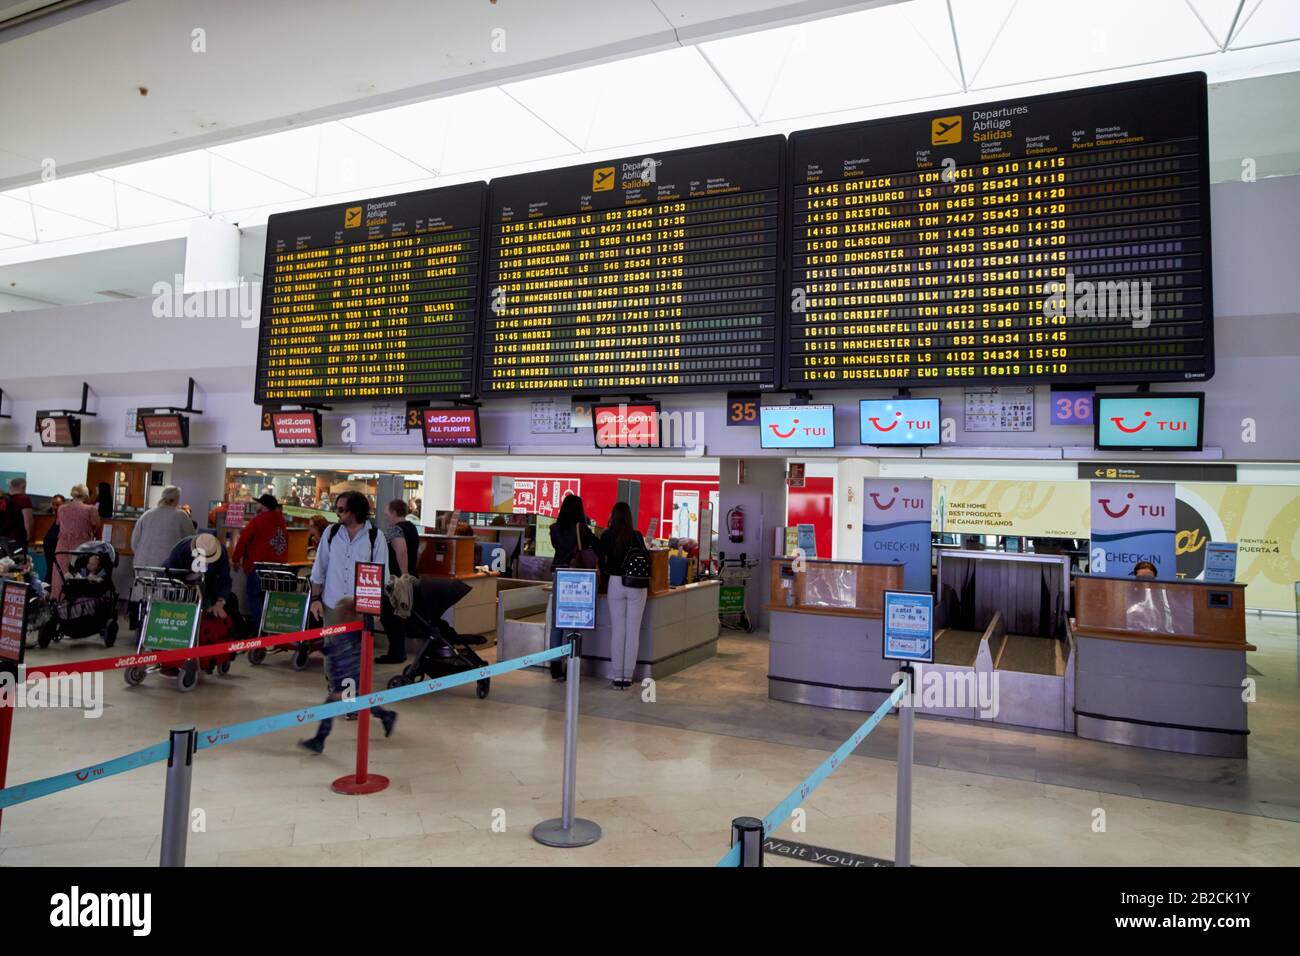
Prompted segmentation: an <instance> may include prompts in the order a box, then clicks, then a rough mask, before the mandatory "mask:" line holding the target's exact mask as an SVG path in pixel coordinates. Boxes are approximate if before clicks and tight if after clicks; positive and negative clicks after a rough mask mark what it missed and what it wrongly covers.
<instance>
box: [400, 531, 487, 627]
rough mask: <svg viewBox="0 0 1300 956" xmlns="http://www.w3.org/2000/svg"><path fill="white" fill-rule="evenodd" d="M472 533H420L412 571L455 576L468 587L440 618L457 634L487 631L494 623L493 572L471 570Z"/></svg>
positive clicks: (421, 573) (422, 574) (446, 576)
mask: <svg viewBox="0 0 1300 956" xmlns="http://www.w3.org/2000/svg"><path fill="white" fill-rule="evenodd" d="M474 544H475V540H474V536H473V535H445V534H422V535H420V553H419V555H418V556H417V557H416V562H415V567H416V571H417V572H418V573H419V574H420V575H421V576H424V575H428V576H430V577H435V578H455V579H456V580H458V581H463V582H465V583H466V584H468V585H469V587H470V593H469V594H466V595H465V596H464V597H463V598H461V599H460V600H459V601H457V602H456V604H455V606H454V607H452V608H451V609H450V610H449V611H447V613H446V614H444V615H443V619H444V620H445V621H447V623H448V624H450V625H451V626H452V627H454V628H455V629H456V630H457V631H458V632H459V633H461V634H490V633H492V631H494V630H495V629H496V626H497V580H498V578H499V577H500V576H499V575H496V574H487V573H484V572H481V571H475V570H474Z"/></svg>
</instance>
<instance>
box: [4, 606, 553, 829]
mask: <svg viewBox="0 0 1300 956" xmlns="http://www.w3.org/2000/svg"><path fill="white" fill-rule="evenodd" d="M360 627H361V625H360V624H344V625H340V626H338V627H326V628H317V629H316V630H313V631H302V632H300V633H298V634H296V635H291V636H292V637H293V638H294V639H295V641H303V640H311V639H312V638H313V637H315V636H322V635H334V634H340V633H343V632H345V631H352V630H359V629H360ZM283 637H284V635H281V638H283ZM258 640H261V639H260V638H259V639H258ZM284 642H285V641H284V640H281V643H284ZM241 643H243V642H241V641H232V642H230V644H241ZM229 646H230V645H229V644H225V645H223V644H209V645H208V646H207V647H205V648H203V650H204V651H205V652H209V651H211V652H212V653H218V654H222V653H229V651H228V650H220V648H223V647H225V648H228V647H229ZM214 648H216V649H217V650H213V649H214ZM166 653H172V652H166ZM571 654H572V649H571V648H570V646H569V645H567V644H561V645H560V646H559V647H554V648H551V649H550V650H547V651H541V652H539V653H536V654H529V655H528V656H526V657H516V658H512V659H511V660H508V661H501V662H500V663H497V664H489V665H488V666H486V667H480V668H478V669H476V670H473V671H466V672H464V673H461V674H455V675H452V676H449V677H439V678H437V679H436V680H427V681H421V682H420V683H418V684H411V685H408V686H406V687H398V688H395V689H393V690H385V691H379V692H377V693H371V694H364V695H362V696H360V697H357V698H354V699H352V700H340V701H337V702H334V703H328V704H318V705H316V706H314V707H307V708H304V709H302V710H294V711H288V712H286V713H283V714H276V715H274V716H271V717H259V718H257V719H255V720H248V721H244V722H243V723H239V724H231V725H229V726H226V727H215V728H213V729H212V730H207V731H203V732H202V733H200V734H198V739H197V742H196V749H198V750H206V749H208V748H210V747H217V746H220V745H222V744H229V743H234V742H235V741H237V740H248V739H249V738H251V737H259V736H261V735H262V734H268V733H274V732H275V731H277V730H285V729H287V728H289V727H297V726H299V725H301V724H305V723H307V722H309V721H318V720H324V719H325V718H326V717H339V716H342V715H343V714H350V713H352V712H353V711H359V710H368V709H369V708H371V707H378V706H380V705H382V704H392V703H396V702H397V701H401V700H408V699H410V698H412V697H420V696H423V695H424V694H432V693H435V692H437V691H442V690H450V689H451V688H453V687H459V686H461V685H462V684H470V683H474V682H475V681H479V680H483V679H485V678H489V677H495V676H497V675H498V674H507V673H509V672H510V671H517V670H523V669H524V668H526V667H533V666H535V665H537V664H543V663H545V662H547V661H550V660H554V659H556V658H559V657H569V656H570V655H571ZM135 656H136V658H137V659H139V658H142V657H152V656H153V655H135ZM191 656H193V655H191ZM91 663H100V662H91ZM127 666H132V667H138V666H142V665H141V664H140V663H136V664H131V665H127ZM100 669H107V668H100ZM45 670H48V668H45ZM170 752H171V744H170V742H169V741H163V742H162V743H158V744H154V745H153V746H151V747H146V748H145V749H144V750H137V751H135V752H134V753H129V754H125V755H123V756H121V757H114V758H113V759H112V760H107V761H105V762H103V763H98V764H92V765H91V766H89V767H82V768H81V769H79V770H73V771H70V772H68V773H61V774H56V775H55V776H53V777H45V778H44V779H41V780H33V781H31V782H30V783H20V784H17V785H15V786H12V787H8V788H6V789H4V790H0V810H3V809H4V808H6V807H12V806H15V805H16V804H19V803H26V802H28V801H30V800H36V799H38V798H40V797H47V796H49V795H51V794H54V793H59V792H60V791H62V790H70V789H72V788H73V787H80V786H82V785H83V784H87V783H94V782H95V781H97V780H104V779H106V778H108V777H111V776H114V775H115V774H119V773H125V772H126V771H128V770H135V769H137V768H139V767H144V766H147V765H148V764H151V763H157V762H158V761H160V760H166V759H167V757H168V755H169V753H170Z"/></svg>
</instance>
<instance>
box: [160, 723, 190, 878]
mask: <svg viewBox="0 0 1300 956" xmlns="http://www.w3.org/2000/svg"><path fill="white" fill-rule="evenodd" d="M196 740H197V735H196V734H195V732H194V728H193V727H183V728H181V729H179V730H178V729H176V728H175V727H173V728H172V732H171V752H170V753H168V755H167V790H166V792H165V793H164V794H163V822H162V850H161V851H160V852H159V854H158V865H159V866H184V865H185V844H186V841H187V840H188V838H189V833H190V782H191V779H192V777H193V775H194V750H195V743H196Z"/></svg>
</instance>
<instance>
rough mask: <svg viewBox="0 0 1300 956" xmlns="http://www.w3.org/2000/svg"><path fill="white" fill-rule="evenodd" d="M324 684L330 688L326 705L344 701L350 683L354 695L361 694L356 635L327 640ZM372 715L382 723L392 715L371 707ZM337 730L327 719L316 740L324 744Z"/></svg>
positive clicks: (329, 719) (317, 733) (359, 643)
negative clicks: (333, 731)
mask: <svg viewBox="0 0 1300 956" xmlns="http://www.w3.org/2000/svg"><path fill="white" fill-rule="evenodd" d="M324 653H325V680H326V682H327V684H328V686H329V696H328V697H327V698H326V702H327V703H328V702H329V701H334V700H341V699H342V697H343V693H344V691H346V690H348V687H349V685H348V681H351V689H352V691H353V693H355V694H360V693H361V686H360V685H361V635H360V634H356V633H348V634H336V635H334V636H333V637H327V638H325V648H324ZM370 712H371V713H372V714H374V715H375V716H376V717H378V718H379V719H380V720H383V719H384V718H385V717H387V716H388V715H389V714H390V713H391V711H389V710H386V709H385V708H383V707H371V708H370ZM333 729H334V718H333V717H326V718H325V719H324V720H322V721H321V722H320V726H319V727H317V728H316V739H318V740H324V739H325V738H326V737H328V736H329V735H330V731H331V730H333Z"/></svg>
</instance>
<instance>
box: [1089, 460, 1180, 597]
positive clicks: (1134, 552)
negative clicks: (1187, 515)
mask: <svg viewBox="0 0 1300 956" xmlns="http://www.w3.org/2000/svg"><path fill="white" fill-rule="evenodd" d="M1091 485H1092V534H1091V538H1092V543H1091V547H1090V552H1091V559H1090V561H1089V567H1090V568H1091V569H1092V572H1093V573H1094V574H1106V575H1110V576H1112V577H1122V576H1123V575H1126V574H1131V573H1132V572H1133V567H1134V565H1136V564H1137V563H1138V562H1139V561H1150V562H1151V563H1152V564H1154V565H1155V566H1156V569H1157V571H1158V572H1159V573H1158V574H1157V577H1161V578H1173V577H1176V576H1177V574H1176V563H1175V555H1174V535H1175V532H1176V531H1177V527H1176V522H1175V518H1174V515H1175V508H1174V486H1173V485H1172V484H1155V483H1129V482H1122V481H1094V482H1092V483H1091Z"/></svg>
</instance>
